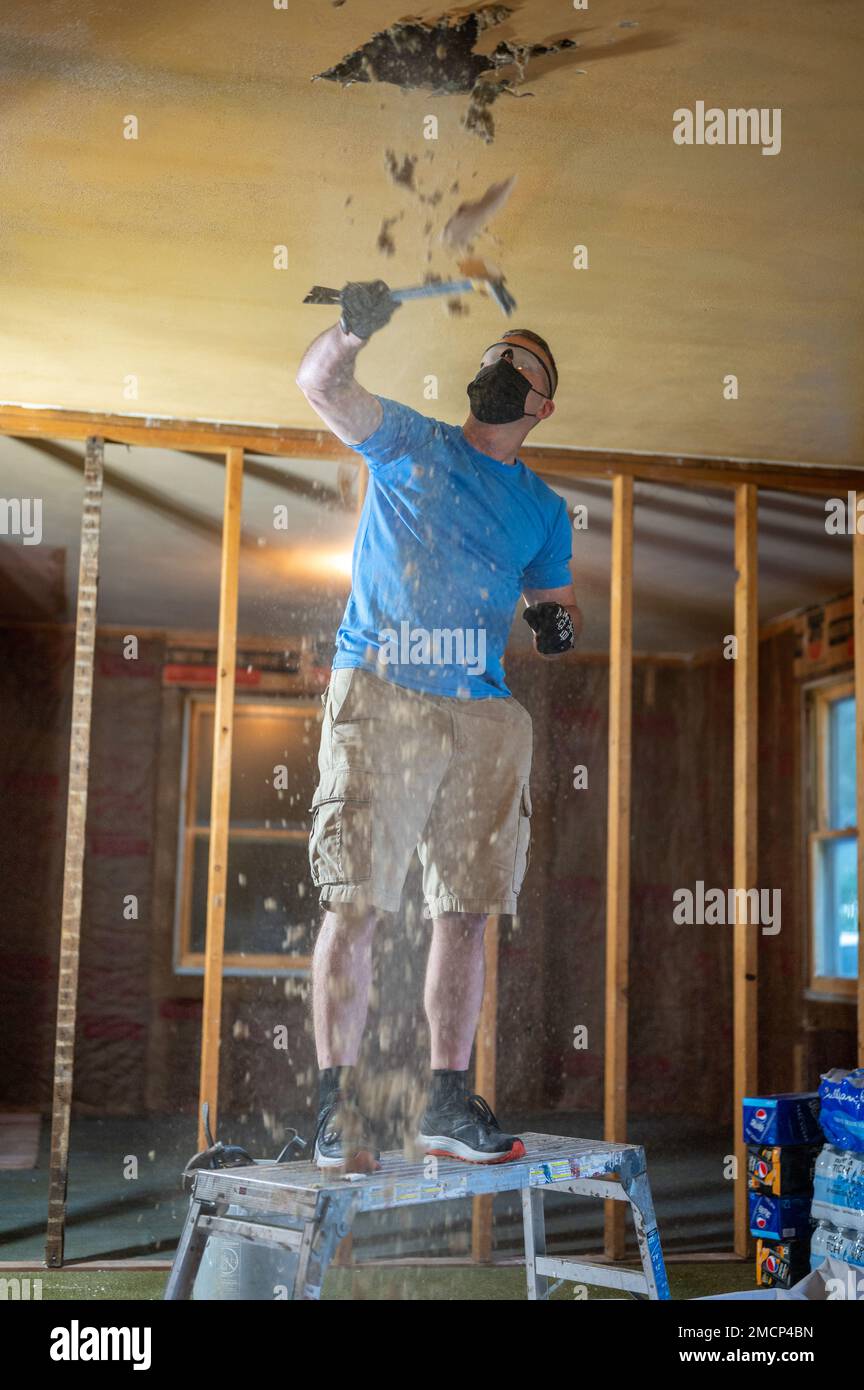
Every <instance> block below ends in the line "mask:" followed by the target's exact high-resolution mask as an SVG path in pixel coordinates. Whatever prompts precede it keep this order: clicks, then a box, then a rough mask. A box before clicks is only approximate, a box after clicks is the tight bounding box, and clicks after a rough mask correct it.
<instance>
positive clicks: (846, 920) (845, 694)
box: [809, 678, 858, 995]
mask: <svg viewBox="0 0 864 1390" xmlns="http://www.w3.org/2000/svg"><path fill="white" fill-rule="evenodd" d="M809 699H810V702H811V704H810V711H809V713H810V719H809V728H810V730H811V787H812V796H811V798H810V826H811V829H810V837H809V861H810V862H809V872H810V908H811V911H810V920H811V943H812V950H811V987H812V988H813V989H814V990H816V991H818V992H820V993H832V994H840V995H851V994H853V993H854V991H855V987H856V986H855V982H856V980H857V977H858V866H857V857H858V830H857V824H856V814H857V813H856V802H855V695H854V686H853V684H852V683H851V681H849V680H848V679H845V678H844V679H843V680H842V681H839V682H838V681H834V682H832V683H830V684H828V685H823V686H819V687H816V688H813V689H811V690H810V692H809Z"/></svg>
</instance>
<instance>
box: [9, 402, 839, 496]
mask: <svg viewBox="0 0 864 1390" xmlns="http://www.w3.org/2000/svg"><path fill="white" fill-rule="evenodd" d="M0 434H9V435H13V436H19V437H22V438H25V437H31V438H32V437H33V436H36V437H38V438H42V439H58V438H60V439H86V438H88V436H92V435H99V436H101V437H103V438H104V439H105V441H106V443H118V444H138V445H142V446H144V447H146V448H150V449H185V450H202V451H208V450H213V449H216V450H218V451H220V452H224V451H225V450H227V449H232V448H233V449H237V448H242V449H247V450H251V451H252V452H253V453H257V454H271V455H278V456H281V457H284V458H306V459H317V458H323V459H333V460H335V461H337V462H338V461H347V460H350V461H351V462H353V463H355V464H357V463H358V461H359V460H358V455H357V454H356V453H354V452H353V451H352V450H351V449H349V448H348V447H347V445H345V444H342V443H341V442H340V441H339V440H338V439H336V437H335V436H334V435H332V434H331V433H330V432H329V431H328V430H298V429H288V428H284V429H283V428H282V427H281V426H264V425H246V424H242V423H236V424H233V423H232V424H221V423H218V422H216V421H207V420H178V419H174V418H172V417H170V416H152V415H147V416H145V415H112V414H102V413H98V412H86V411H74V410H55V409H47V408H43V407H34V406H20V405H6V404H2V403H0ZM520 458H522V460H523V461H524V462H525V463H526V464H528V465H529V466H530V467H531V468H533V469H534V470H535V471H536V472H538V473H540V474H543V475H544V476H546V477H550V478H560V479H562V480H564V479H577V478H583V477H588V478H609V479H612V478H614V477H631V478H634V479H639V480H642V481H646V482H666V483H675V484H678V485H680V486H685V487H689V486H695V487H705V486H708V487H738V486H740V485H741V484H742V483H754V484H756V485H757V486H758V487H764V488H769V489H775V490H777V491H791V492H811V493H822V494H827V495H828V496H842V495H843V494H844V493H845V492H848V491H854V490H855V489H856V488H857V487H859V486H860V485H861V484H862V483H864V471H862V465H852V466H849V467H844V468H838V467H834V466H828V465H823V464H818V463H775V462H767V461H764V460H756V459H724V458H710V457H701V456H696V455H691V456H676V455H667V454H640V453H621V452H618V451H613V450H604V449H563V448H538V447H534V446H529V447H527V448H525V449H523V450H522V451H521V454H520Z"/></svg>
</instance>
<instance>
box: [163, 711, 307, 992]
mask: <svg viewBox="0 0 864 1390" xmlns="http://www.w3.org/2000/svg"><path fill="white" fill-rule="evenodd" d="M268 709H269V710H277V711H280V712H285V711H288V710H290V711H291V712H292V713H293V714H295V715H296V717H298V718H303V717H305V718H308V719H311V720H313V721H316V722H318V723H320V718H321V699H320V696H319V695H312V696H309V695H303V696H291V697H286V698H281V699H280V698H275V699H274V698H273V696H270V697H266V696H265V697H262V696H256V695H247V694H245V693H242V694H241V693H240V692H236V693H235V696H234V718H235V721H236V720H237V718H238V716H239V718H241V719H242V718H243V717H244V711H246V710H253V711H254V712H256V713H257V712H259V711H263V710H268ZM206 714H210V715H211V716H212V717H213V718H214V719H215V714H216V695H215V692H214V691H212V690H207V691H196V690H192V691H189V690H187V691H185V692H184V701H183V736H182V748H181V758H180V786H179V807H180V814H179V816H178V825H177V864H176V871H175V895H174V952H173V954H174V962H173V966H174V972H175V974H177V975H203V974H204V952H203V951H195V950H193V949H192V947H191V936H192V889H193V877H194V864H195V856H194V845H195V841H196V840H200V839H204V840H209V838H210V830H211V826H210V825H209V824H208V825H206V826H201V825H198V824H196V821H195V796H196V788H197V785H198V756H199V751H200V748H201V736H200V733H199V732H198V730H199V726H200V722H201V719H202V716H204V715H206ZM310 796H311V791H310ZM244 838H245V839H255V840H282V841H284V842H285V843H286V844H301V843H302V844H305V845H308V842H309V832H308V830H291V829H288V828H285V827H277V828H270V829H265V828H263V827H262V828H260V829H259V828H256V827H252V828H249V827H238V828H237V829H233V830H232V828H231V823H230V817H229V824H228V841H229V846H230V842H231V840H232V839H244ZM309 882H310V885H311V882H312V880H311V875H310V878H309ZM311 970H312V957H311V956H303V955H282V954H280V955H266V954H258V955H238V954H237V952H234V951H227V950H226V952H225V955H224V958H223V974H224V975H231V976H239V977H244V976H256V975H270V976H272V975H278V976H283V977H286V978H290V977H296V978H300V979H308V978H309V977H310V974H311Z"/></svg>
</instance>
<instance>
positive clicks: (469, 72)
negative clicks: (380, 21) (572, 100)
mask: <svg viewBox="0 0 864 1390" xmlns="http://www.w3.org/2000/svg"><path fill="white" fill-rule="evenodd" d="M512 13H513V11H512V10H511V9H510V8H509V7H508V6H506V5H484V6H482V7H481V8H480V9H478V10H473V11H471V12H470V13H468V14H466V15H462V16H461V17H459V18H453V17H450V16H448V15H443V16H441V17H440V18H439V19H437V20H433V21H424V20H419V19H405V20H399V21H397V23H395V24H392V25H391V26H390V28H389V29H382V30H380V31H379V32H378V33H376V34H373V35H372V37H371V39H369V40H368V41H367V42H366V43H365V44H363V45H362V47H361V48H358V49H356V50H355V51H354V52H353V53H349V54H347V55H346V56H345V57H344V58H343V59H342V60H341V62H339V63H336V64H335V65H334V66H333V67H331V68H327V69H326V70H325V71H324V72H319V73H316V74H315V77H314V78H313V81H318V80H319V79H323V80H325V81H327V82H339V83H341V84H342V86H343V87H347V86H350V85H351V83H354V82H390V83H392V84H393V85H394V86H397V87H401V88H403V89H414V88H423V89H425V90H428V91H431V92H434V93H436V94H439V95H440V94H444V93H451V92H467V93H470V96H471V100H470V102H469V106H468V110H467V112H466V114H465V117H464V120H463V124H464V125H465V128H466V130H469V131H472V132H473V133H475V134H477V135H479V136H480V137H481V138H482V139H483V140H486V141H487V142H488V141H490V140H492V139H493V137H494V133H495V127H494V123H493V121H492V115H491V112H490V107H491V106H492V104H493V102H495V101H496V100H497V98H498V97H499V96H500V95H501V94H502V92H508V93H510V94H511V95H514V96H515V95H517V93H516V91H515V88H514V85H513V81H512V80H511V79H509V78H506V77H505V78H502V79H500V80H498V81H496V80H490V79H489V77H488V76H484V74H489V73H492V72H496V71H498V70H499V69H501V68H508V67H510V68H515V70H516V82H521V81H522V80H523V78H524V76H525V67H526V65H527V63H528V62H529V60H530V59H531V58H541V57H546V56H547V55H548V54H552V53H560V52H561V51H562V50H564V49H567V48H575V47H576V46H577V45H576V43H575V42H574V40H573V39H561V40H560V41H559V42H558V43H555V44H549V45H547V44H528V43H515V42H510V41H508V40H502V41H501V42H500V43H499V44H498V46H497V48H496V49H495V50H494V51H493V52H492V53H491V54H483V53H475V52H474V45H475V43H476V42H477V39H478V38H479V36H480V34H482V33H483V32H484V31H485V30H486V29H492V28H494V27H495V26H496V25H498V24H502V23H503V22H504V20H505V19H508V18H509V17H510V15H511V14H512Z"/></svg>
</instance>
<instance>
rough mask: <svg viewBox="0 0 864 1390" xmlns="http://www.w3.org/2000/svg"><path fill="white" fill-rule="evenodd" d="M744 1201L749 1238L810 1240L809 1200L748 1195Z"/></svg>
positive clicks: (757, 1194) (805, 1198)
mask: <svg viewBox="0 0 864 1390" xmlns="http://www.w3.org/2000/svg"><path fill="white" fill-rule="evenodd" d="M747 1198H748V1202H749V1206H750V1234H751V1235H754V1236H759V1237H761V1239H762V1240H798V1239H805V1240H806V1239H808V1238H809V1235H810V1198H809V1197H769V1196H768V1195H767V1193H764V1192H749V1193H748V1194H747Z"/></svg>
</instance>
